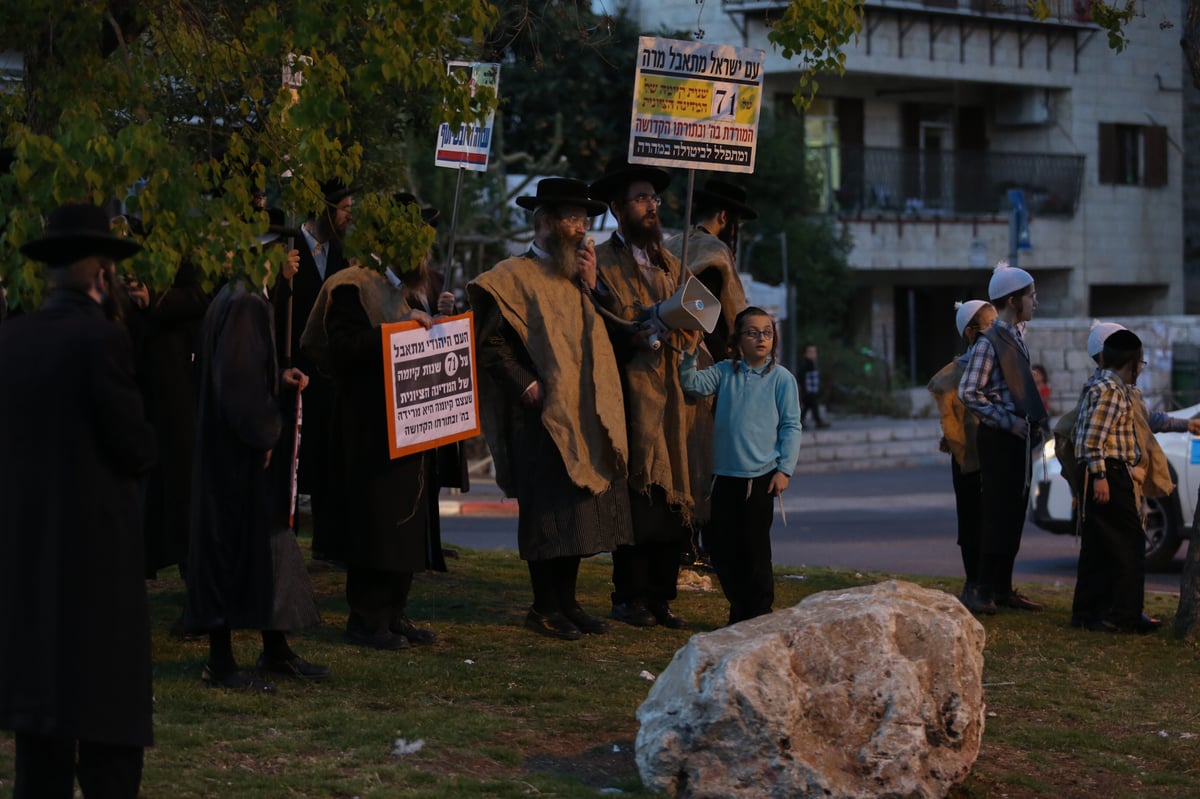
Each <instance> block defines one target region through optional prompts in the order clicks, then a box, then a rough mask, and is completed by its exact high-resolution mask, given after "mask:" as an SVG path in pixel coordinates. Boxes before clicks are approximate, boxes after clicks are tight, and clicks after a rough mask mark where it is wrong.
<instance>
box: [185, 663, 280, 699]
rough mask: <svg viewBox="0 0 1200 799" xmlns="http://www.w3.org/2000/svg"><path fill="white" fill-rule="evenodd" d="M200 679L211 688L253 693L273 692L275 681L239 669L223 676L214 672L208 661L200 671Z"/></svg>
mask: <svg viewBox="0 0 1200 799" xmlns="http://www.w3.org/2000/svg"><path fill="white" fill-rule="evenodd" d="M200 681H201V682H203V683H204V684H205V685H207V686H208V687H209V688H225V689H228V690H230V691H246V692H248V693H252V694H273V693H275V683H273V682H270V681H268V680H264V679H262V678H261V677H256V676H254V675H253V674H250V673H249V672H245V671H242V670H240V669H239V670H237V671H234V672H232V673H231V674H226V675H225V676H223V677H218V676H217V675H216V674H214V673H213V670H212V666H209V665H208V664H207V663H205V664H204V668H203V669H202V670H201V671H200Z"/></svg>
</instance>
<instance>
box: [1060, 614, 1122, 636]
mask: <svg viewBox="0 0 1200 799" xmlns="http://www.w3.org/2000/svg"><path fill="white" fill-rule="evenodd" d="M1071 626H1072V627H1074V628H1076V629H1078V630H1088V631H1090V632H1093V633H1115V632H1117V626H1116V625H1115V624H1109V623H1108V622H1106V621H1105V620H1104V619H1081V618H1078V617H1076V616H1072V617H1071Z"/></svg>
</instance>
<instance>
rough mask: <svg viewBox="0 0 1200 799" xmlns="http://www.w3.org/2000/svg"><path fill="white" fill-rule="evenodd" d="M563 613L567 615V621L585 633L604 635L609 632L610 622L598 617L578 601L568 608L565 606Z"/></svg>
mask: <svg viewBox="0 0 1200 799" xmlns="http://www.w3.org/2000/svg"><path fill="white" fill-rule="evenodd" d="M562 615H564V616H566V617H567V621H569V622H571V623H572V624H574V625H575V626H576V627H578V628H579V632H581V633H584V634H585V635H603V634H604V633H606V632H608V622H606V621H605V620H604V619H599V618H596V617H595V616H593V615H591V614H590V613H588V612H587V611H585V610H584V609H583V608H582V607H580V605H579V603H578V602H576V603H575V604H574V605H571V606H570V607H568V608H564V609H563V612H562Z"/></svg>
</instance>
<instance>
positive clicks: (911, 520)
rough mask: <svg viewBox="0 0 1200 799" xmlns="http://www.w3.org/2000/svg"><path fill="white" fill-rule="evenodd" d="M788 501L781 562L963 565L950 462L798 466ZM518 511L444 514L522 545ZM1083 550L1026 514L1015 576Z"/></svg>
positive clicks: (1064, 570)
mask: <svg viewBox="0 0 1200 799" xmlns="http://www.w3.org/2000/svg"><path fill="white" fill-rule="evenodd" d="M466 496H469V495H466ZM466 496H464V498H466ZM784 510H785V513H786V515H787V524H786V525H784V524H783V521H782V519H781V517H780V514H779V513H778V511H777V512H776V515H775V524H774V526H773V527H772V530H771V538H772V547H773V550H774V560H775V563H776V565H782V564H790V565H794V566H806V565H807V566H830V567H834V568H842V569H862V570H864V571H879V572H890V573H898V574H929V575H944V576H948V577H957V576H960V575H961V574H962V561H961V560H960V559H959V554H958V547H957V546H956V545H955V544H954V540H955V531H956V523H955V515H954V493H953V489H951V487H950V472H949V467H948V466H936V467H916V468H911V469H902V470H891V471H870V472H842V473H838V474H815V475H798V476H797V477H796V479H795V480H793V481H792V484H791V487H790V488H789V489H788V491H787V493H786V494H785V496H784ZM516 521H517V520H516V519H515V518H512V517H509V518H486V517H477V516H452V517H444V518H443V519H442V528H443V529H442V537H443V539H444V540H445V541H446V542H448V543H450V544H457V545H460V546H467V547H472V548H475V549H515V548H516V536H517V534H516ZM1078 554H1079V549H1078V544H1077V543H1076V541H1075V539H1074V537H1073V536H1060V535H1052V534H1050V533H1047V532H1045V531H1044V530H1042V529H1040V528H1039V527H1037V526H1036V525H1034V524H1033V523H1032V522H1027V523H1026V524H1025V534H1024V537H1023V539H1022V545H1021V555H1020V557H1019V558H1018V559H1017V579H1018V580H1020V581H1028V582H1042V583H1049V584H1058V585H1073V584H1074V581H1075V562H1076V560H1077V558H1078ZM1182 554H1183V551H1182V550H1181V552H1180V556H1179V557H1177V558H1176V561H1175V563H1174V565H1173V566H1172V568H1171V570H1170V571H1168V572H1165V573H1158V574H1151V575H1147V580H1146V589H1147V590H1148V591H1163V592H1169V593H1176V594H1177V593H1178V592H1179V573H1180V569H1181V567H1182V560H1181V559H1180V558H1181V556H1182Z"/></svg>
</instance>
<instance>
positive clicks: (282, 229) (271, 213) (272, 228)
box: [258, 208, 304, 246]
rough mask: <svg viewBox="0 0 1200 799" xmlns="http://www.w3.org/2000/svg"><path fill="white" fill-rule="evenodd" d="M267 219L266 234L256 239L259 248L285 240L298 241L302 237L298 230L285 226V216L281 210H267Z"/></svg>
mask: <svg viewBox="0 0 1200 799" xmlns="http://www.w3.org/2000/svg"><path fill="white" fill-rule="evenodd" d="M267 218H268V219H269V220H270V224H269V225H267V232H266V233H264V234H263V235H261V236H259V237H258V243H259V246H262V245H264V244H273V243H275V242H277V241H279V240H280V239H286V238H291V239H295V240H297V241H299V240H300V239H301V238H303V237H304V234H303V233H301V232H300V230H299V229H298V228H294V227H288V226H287V215H286V214H284V213H283V209H282V208H268V209H267Z"/></svg>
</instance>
